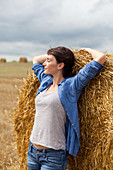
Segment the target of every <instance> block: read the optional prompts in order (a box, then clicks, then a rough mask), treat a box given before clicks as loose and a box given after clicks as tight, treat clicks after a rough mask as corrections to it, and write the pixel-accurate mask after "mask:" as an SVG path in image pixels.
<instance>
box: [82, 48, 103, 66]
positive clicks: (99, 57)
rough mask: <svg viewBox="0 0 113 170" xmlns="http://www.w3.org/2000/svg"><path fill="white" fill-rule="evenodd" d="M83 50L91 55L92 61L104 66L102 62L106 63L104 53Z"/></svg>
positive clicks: (87, 49) (89, 49) (88, 49)
mask: <svg viewBox="0 0 113 170" xmlns="http://www.w3.org/2000/svg"><path fill="white" fill-rule="evenodd" d="M84 50H85V51H87V52H89V53H90V54H91V55H92V57H93V59H94V60H95V61H97V62H98V63H100V64H104V62H105V61H106V55H105V54H104V53H102V52H100V51H98V50H94V49H91V48H84Z"/></svg>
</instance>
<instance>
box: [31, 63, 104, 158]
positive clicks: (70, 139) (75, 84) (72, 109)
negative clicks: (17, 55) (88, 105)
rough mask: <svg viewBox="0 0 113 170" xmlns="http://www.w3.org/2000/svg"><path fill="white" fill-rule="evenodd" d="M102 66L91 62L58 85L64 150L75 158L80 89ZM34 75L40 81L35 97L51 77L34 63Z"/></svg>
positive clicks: (50, 82) (78, 132) (77, 139)
mask: <svg viewBox="0 0 113 170" xmlns="http://www.w3.org/2000/svg"><path fill="white" fill-rule="evenodd" d="M102 66H103V65H102V64H100V63H98V62H96V61H95V60H92V61H91V62H90V63H88V64H86V66H85V67H84V68H82V69H81V70H80V71H79V73H78V74H77V75H75V76H74V77H68V78H66V79H64V80H63V81H62V82H61V83H59V84H58V95H59V98H60V102H61V104H62V106H63V108H64V110H65V112H66V115H67V118H66V127H65V130H66V150H67V151H69V154H71V155H73V156H76V154H77V152H78V149H79V145H80V141H79V135H80V131H79V117H78V108H77V101H78V99H79V97H80V94H81V92H82V89H83V87H84V86H86V85H87V84H88V82H89V81H90V80H91V79H92V78H93V77H94V76H95V75H96V74H97V73H99V72H100V71H101V70H102V68H101V67H102ZM32 69H33V70H34V73H35V75H36V76H37V78H38V80H39V81H40V83H41V84H40V87H39V89H38V92H37V95H38V94H39V93H40V92H42V91H43V90H45V89H46V88H48V87H49V86H50V85H51V84H52V82H53V77H52V76H51V75H47V74H44V67H43V65H42V64H40V63H35V64H34V65H33V67H32Z"/></svg>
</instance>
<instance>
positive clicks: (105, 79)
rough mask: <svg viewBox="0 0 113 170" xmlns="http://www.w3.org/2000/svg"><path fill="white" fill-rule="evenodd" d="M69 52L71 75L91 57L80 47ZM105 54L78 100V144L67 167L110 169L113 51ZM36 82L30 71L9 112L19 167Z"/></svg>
mask: <svg viewBox="0 0 113 170" xmlns="http://www.w3.org/2000/svg"><path fill="white" fill-rule="evenodd" d="M73 53H74V55H75V59H76V61H75V66H74V68H73V74H74V75H75V74H77V73H78V71H79V70H80V69H81V68H82V67H84V66H85V65H86V64H87V63H88V62H89V61H91V59H92V58H91V55H90V54H89V53H87V52H86V51H84V50H80V51H78V50H73ZM106 55H107V61H106V63H105V66H104V69H103V71H102V72H100V73H99V74H98V75H97V76H96V77H94V78H93V79H92V80H91V81H90V82H89V84H88V85H87V86H86V87H85V88H84V91H83V93H82V95H81V97H80V99H79V101H78V107H79V119H80V132H81V133H80V148H79V152H78V154H77V156H76V158H75V157H73V156H71V155H69V156H68V165H67V169H68V170H75V169H77V170H81V169H82V170H99V169H101V170H102V169H104V170H111V169H113V54H106ZM39 85H40V83H39V81H38V79H37V77H36V76H35V75H34V73H32V74H30V75H29V76H28V78H27V80H25V81H24V82H23V87H22V88H21V89H20V94H19V96H18V101H17V105H16V107H15V110H14V114H13V118H14V128H15V132H16V141H17V148H18V154H19V157H20V168H21V169H27V159H26V158H27V149H28V145H29V137H30V134H31V130H32V127H33V122H34V115H35V96H36V93H37V90H38V87H39Z"/></svg>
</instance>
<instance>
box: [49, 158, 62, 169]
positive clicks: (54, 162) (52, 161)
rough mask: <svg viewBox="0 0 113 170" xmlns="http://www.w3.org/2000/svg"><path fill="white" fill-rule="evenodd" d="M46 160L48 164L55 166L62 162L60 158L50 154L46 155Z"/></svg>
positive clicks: (59, 165)
mask: <svg viewBox="0 0 113 170" xmlns="http://www.w3.org/2000/svg"><path fill="white" fill-rule="evenodd" d="M47 162H48V164H50V165H51V166H53V167H54V166H55V167H62V165H63V163H62V160H61V158H60V157H59V158H58V157H52V156H48V157H47Z"/></svg>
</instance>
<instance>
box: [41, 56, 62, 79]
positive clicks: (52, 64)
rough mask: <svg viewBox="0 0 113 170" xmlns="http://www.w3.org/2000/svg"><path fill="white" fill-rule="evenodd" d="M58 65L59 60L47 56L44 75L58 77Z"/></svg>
mask: <svg viewBox="0 0 113 170" xmlns="http://www.w3.org/2000/svg"><path fill="white" fill-rule="evenodd" d="M58 65H59V64H58V63H57V60H56V58H55V57H54V56H53V55H47V58H46V60H45V62H44V63H43V66H44V73H45V74H50V75H52V76H54V75H56V74H57V72H58Z"/></svg>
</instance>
